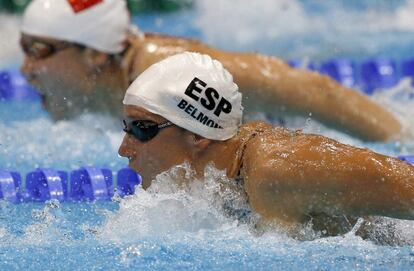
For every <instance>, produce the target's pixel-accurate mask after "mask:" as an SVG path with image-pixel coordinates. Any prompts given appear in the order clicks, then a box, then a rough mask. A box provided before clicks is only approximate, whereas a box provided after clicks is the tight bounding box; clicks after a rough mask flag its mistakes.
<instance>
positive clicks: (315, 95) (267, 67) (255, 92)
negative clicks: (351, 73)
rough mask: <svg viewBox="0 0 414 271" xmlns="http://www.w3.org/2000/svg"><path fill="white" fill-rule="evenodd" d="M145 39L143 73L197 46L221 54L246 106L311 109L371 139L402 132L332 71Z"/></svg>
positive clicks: (151, 37) (183, 42) (168, 40)
mask: <svg viewBox="0 0 414 271" xmlns="http://www.w3.org/2000/svg"><path fill="white" fill-rule="evenodd" d="M140 43H141V54H140V55H139V56H138V57H137V60H138V61H137V62H138V63H139V69H138V71H139V72H142V71H143V70H145V69H146V68H147V67H148V66H149V65H151V64H153V63H155V62H157V61H159V60H161V59H163V58H165V57H167V56H169V55H172V54H176V53H179V52H182V51H197V52H200V53H205V54H209V55H210V56H212V57H213V58H216V59H218V60H219V61H220V62H221V63H223V65H224V66H225V67H226V68H227V69H228V70H229V71H230V73H231V74H233V76H234V78H235V82H236V83H237V84H238V85H239V87H240V90H241V92H242V93H243V97H244V101H243V103H244V104H245V108H246V109H247V110H250V109H252V110H253V109H255V108H256V109H259V110H260V111H267V112H273V113H274V112H277V111H278V110H282V111H288V112H289V111H296V112H298V113H302V114H306V115H308V114H309V113H312V117H314V118H316V119H318V120H321V121H322V122H324V123H328V124H330V125H333V126H337V127H340V128H342V129H344V130H346V131H349V132H351V133H353V134H355V135H357V136H360V137H361V138H363V139H366V140H389V139H394V138H396V137H398V136H399V133H400V131H401V125H400V123H399V121H398V120H397V119H396V118H395V117H394V116H393V115H392V114H391V113H389V112H388V111H387V110H386V109H384V108H382V107H381V106H379V105H377V104H376V103H374V102H373V101H371V100H370V99H369V98H368V97H366V96H364V95H362V94H360V93H358V92H357V91H354V90H352V89H349V88H345V87H343V86H341V85H340V84H338V83H337V82H335V81H334V80H332V79H330V78H329V77H327V76H323V75H320V74H318V73H316V72H311V71H305V70H298V69H293V68H291V67H289V66H288V65H287V64H285V63H284V62H283V61H281V60H279V59H277V58H275V57H267V56H263V55H259V54H244V53H231V52H226V51H222V50H218V49H215V48H212V47H208V46H206V45H205V44H202V43H200V42H198V41H194V40H187V39H179V38H175V37H168V36H162V35H155V34H146V35H145V39H144V40H142V41H140ZM142 52H143V53H142Z"/></svg>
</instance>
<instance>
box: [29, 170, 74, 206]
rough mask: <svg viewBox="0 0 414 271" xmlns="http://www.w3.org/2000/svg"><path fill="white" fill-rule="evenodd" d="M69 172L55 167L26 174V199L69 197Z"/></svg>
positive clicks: (60, 198)
mask: <svg viewBox="0 0 414 271" xmlns="http://www.w3.org/2000/svg"><path fill="white" fill-rule="evenodd" d="M67 184H68V174H67V173H66V172H64V171H57V170H54V169H38V170H36V171H32V172H30V173H28V174H27V176H26V193H25V199H26V200H30V201H40V202H44V201H47V200H52V199H55V200H59V201H63V200H65V199H66V198H67Z"/></svg>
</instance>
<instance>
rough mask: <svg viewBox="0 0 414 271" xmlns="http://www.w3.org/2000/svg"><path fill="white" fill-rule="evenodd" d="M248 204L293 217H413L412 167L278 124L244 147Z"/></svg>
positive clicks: (269, 215)
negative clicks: (275, 130)
mask: <svg viewBox="0 0 414 271" xmlns="http://www.w3.org/2000/svg"><path fill="white" fill-rule="evenodd" d="M243 168H244V172H242V173H243V175H244V180H245V187H246V191H247V194H248V196H249V202H250V204H251V205H252V207H253V209H255V210H256V211H257V212H259V213H261V214H263V215H264V217H267V218H274V219H279V220H282V221H285V222H289V223H294V222H300V221H304V220H305V219H306V217H307V216H308V215H309V214H312V213H325V214H328V215H349V216H365V215H380V216H388V217H394V218H400V219H414V167H413V166H411V165H409V164H406V163H405V162H403V161H400V160H398V159H395V158H391V157H387V156H384V155H381V154H377V153H374V152H372V151H369V150H367V149H359V148H354V147H351V146H348V145H344V144H341V143H338V142H336V141H334V140H331V139H328V138H325V137H322V136H317V135H304V134H301V133H299V132H296V133H293V134H291V133H289V132H285V131H282V129H280V130H278V131H277V132H276V133H275V134H274V135H272V136H258V137H257V138H254V139H252V142H250V144H249V146H248V147H247V148H246V149H245V158H244V161H243Z"/></svg>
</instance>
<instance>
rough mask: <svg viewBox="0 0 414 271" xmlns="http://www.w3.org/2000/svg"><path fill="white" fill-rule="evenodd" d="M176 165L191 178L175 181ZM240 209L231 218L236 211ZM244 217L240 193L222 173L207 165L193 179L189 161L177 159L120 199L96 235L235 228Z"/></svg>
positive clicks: (123, 237) (121, 237)
mask: <svg viewBox="0 0 414 271" xmlns="http://www.w3.org/2000/svg"><path fill="white" fill-rule="evenodd" d="M182 170H184V171H185V174H186V175H187V176H186V179H187V178H188V179H189V180H192V181H191V182H190V184H188V185H184V186H178V185H177V184H176V183H177V182H176V181H177V178H178V176H179V175H180V172H182ZM180 176H181V175H180ZM244 211H245V212H246V213H244V214H243V215H241V216H239V217H237V214H236V212H244ZM244 215H245V216H244ZM248 216H249V209H248V205H247V202H246V198H245V197H244V194H243V192H242V191H241V190H240V188H237V185H236V184H235V183H234V181H231V180H229V179H228V178H227V177H226V175H225V172H223V171H220V170H217V169H215V168H214V167H213V166H209V167H207V168H206V171H205V176H204V179H202V180H197V179H196V178H195V177H194V173H193V172H192V171H191V169H190V168H189V165H188V164H183V165H180V166H176V167H173V168H172V169H170V170H169V171H167V172H164V173H162V174H160V175H158V176H157V177H156V180H154V181H153V183H152V185H151V187H150V188H149V189H148V190H147V191H145V190H143V189H142V188H141V187H140V186H138V187H137V189H136V193H135V195H133V196H129V197H126V198H125V199H122V200H121V202H120V209H119V210H118V211H117V212H115V213H114V214H112V215H110V216H109V217H108V221H107V223H106V225H105V226H104V227H103V228H102V232H101V235H102V237H103V238H104V239H110V240H113V241H116V242H125V241H131V240H134V239H140V238H141V239H142V238H144V237H148V236H153V235H154V234H155V235H157V236H158V235H160V236H163V235H169V234H179V233H193V234H202V233H203V232H209V231H213V232H216V233H219V232H223V231H224V232H227V231H230V230H235V229H236V228H237V227H238V224H239V222H240V221H239V219H242V220H243V219H244V220H245V219H250V217H249V218H247V217H248ZM251 219H254V218H253V217H251Z"/></svg>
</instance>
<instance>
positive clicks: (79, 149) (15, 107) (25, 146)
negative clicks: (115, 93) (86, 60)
mask: <svg viewBox="0 0 414 271" xmlns="http://www.w3.org/2000/svg"><path fill="white" fill-rule="evenodd" d="M39 106H40V105H34V104H29V105H27V104H24V103H23V104H21V103H0V107H1V109H0V112H1V113H4V114H2V115H1V116H2V118H4V121H2V122H0V165H1V168H2V169H9V170H18V171H20V172H22V173H24V172H28V171H29V170H33V169H35V168H37V167H54V168H57V169H62V170H73V169H77V168H79V167H81V166H84V165H95V166H101V167H108V168H110V169H115V170H117V169H120V168H121V167H123V166H124V165H125V164H126V163H127V161H125V160H124V159H121V158H119V157H118V156H117V151H118V147H119V145H120V142H121V140H122V137H123V132H122V130H121V123H118V122H117V121H116V120H114V119H112V118H110V117H106V116H99V115H93V114H84V115H81V116H80V117H78V118H76V119H72V120H67V121H59V122H54V121H52V120H51V119H50V118H49V117H48V116H47V115H46V114H44V112H42V111H40V108H39ZM36 116H37V117H36ZM26 117H27V118H26Z"/></svg>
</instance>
